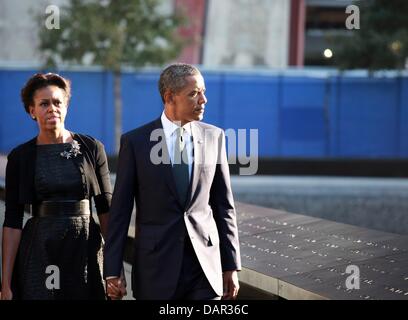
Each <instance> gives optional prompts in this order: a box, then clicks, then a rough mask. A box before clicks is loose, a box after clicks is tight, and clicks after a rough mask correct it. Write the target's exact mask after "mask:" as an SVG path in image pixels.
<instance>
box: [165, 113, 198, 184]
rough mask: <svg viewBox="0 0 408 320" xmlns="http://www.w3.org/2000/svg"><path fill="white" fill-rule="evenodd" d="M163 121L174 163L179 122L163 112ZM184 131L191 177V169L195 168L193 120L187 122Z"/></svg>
mask: <svg viewBox="0 0 408 320" xmlns="http://www.w3.org/2000/svg"><path fill="white" fill-rule="evenodd" d="M161 122H162V125H163V131H164V135H165V137H166V144H167V150H168V151H169V155H170V160H171V163H174V144H175V143H176V137H177V133H176V129H177V128H178V127H179V126H178V125H177V124H175V123H174V122H172V121H171V120H169V118H167V116H166V114H165V113H164V111H163V113H162V115H161ZM183 128H184V131H183V141H184V142H185V148H187V156H188V175H189V178H190V179H191V171H192V169H193V149H194V148H193V135H192V130H191V122H189V123H186V124H185V125H184V126H183Z"/></svg>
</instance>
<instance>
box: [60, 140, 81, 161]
mask: <svg viewBox="0 0 408 320" xmlns="http://www.w3.org/2000/svg"><path fill="white" fill-rule="evenodd" d="M78 154H82V153H81V151H80V144H79V143H78V141H76V140H73V141H72V142H71V149H70V150H69V151H64V152H61V153H60V155H61V157H63V158H67V159H69V158H72V157H74V158H76V157H77V155H78Z"/></svg>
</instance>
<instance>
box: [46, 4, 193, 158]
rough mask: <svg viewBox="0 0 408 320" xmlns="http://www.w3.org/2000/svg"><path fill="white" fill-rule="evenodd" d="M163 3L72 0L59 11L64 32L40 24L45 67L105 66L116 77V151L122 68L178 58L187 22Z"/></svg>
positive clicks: (120, 111)
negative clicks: (181, 33) (180, 32)
mask: <svg viewBox="0 0 408 320" xmlns="http://www.w3.org/2000/svg"><path fill="white" fill-rule="evenodd" d="M160 2H161V0H103V1H99V0H71V1H70V3H69V4H68V5H67V6H64V7H61V8H60V29H47V28H46V27H45V26H44V16H42V17H41V18H40V19H39V21H40V24H41V27H40V34H39V38H40V46H39V49H40V51H41V52H42V53H43V55H44V57H45V60H46V67H56V66H57V65H58V64H59V63H61V62H65V63H74V64H94V65H101V66H103V67H104V69H105V70H108V71H111V72H112V73H113V79H114V88H113V91H114V108H115V152H116V153H117V152H118V150H119V144H120V135H121V134H122V97H121V67H122V66H133V67H136V68H138V67H143V66H146V65H158V64H163V63H165V62H167V61H169V60H171V59H174V58H175V57H177V55H178V54H179V53H180V51H181V49H182V46H183V45H184V43H185V41H183V40H182V39H181V38H180V37H179V36H178V34H177V32H176V31H177V28H178V27H179V26H180V25H182V24H183V23H184V21H185V19H184V18H183V17H182V16H181V15H179V14H177V13H175V14H164V13H161V12H160V10H159V9H158V8H159V5H160Z"/></svg>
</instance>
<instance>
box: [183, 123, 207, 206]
mask: <svg viewBox="0 0 408 320" xmlns="http://www.w3.org/2000/svg"><path fill="white" fill-rule="evenodd" d="M191 130H192V135H193V147H194V162H193V172H192V174H191V176H192V180H191V182H190V188H189V193H188V195H187V199H188V200H187V207H188V206H189V204H190V202H191V200H192V199H193V197H194V193H195V191H196V190H197V186H198V180H199V177H200V174H201V170H202V164H203V156H204V134H203V130H202V128H201V127H200V125H199V124H198V123H197V122H192V123H191Z"/></svg>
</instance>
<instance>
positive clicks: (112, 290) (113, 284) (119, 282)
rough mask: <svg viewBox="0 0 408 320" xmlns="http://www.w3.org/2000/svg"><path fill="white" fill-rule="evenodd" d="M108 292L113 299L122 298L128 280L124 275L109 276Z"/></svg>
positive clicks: (107, 281)
mask: <svg viewBox="0 0 408 320" xmlns="http://www.w3.org/2000/svg"><path fill="white" fill-rule="evenodd" d="M106 293H107V295H108V297H109V298H110V299H112V300H121V299H122V298H123V297H124V296H125V295H126V294H127V291H126V280H125V279H124V277H122V276H121V277H120V278H119V277H116V278H109V279H107V280H106Z"/></svg>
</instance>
